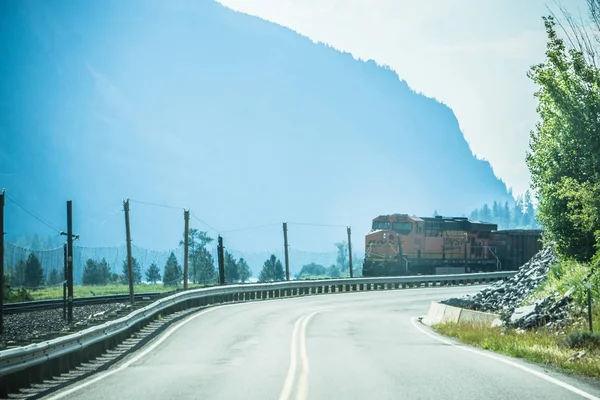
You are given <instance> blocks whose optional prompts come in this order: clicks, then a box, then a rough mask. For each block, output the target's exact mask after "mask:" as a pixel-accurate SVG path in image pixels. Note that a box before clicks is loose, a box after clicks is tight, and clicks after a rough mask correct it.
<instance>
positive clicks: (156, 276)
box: [146, 263, 160, 284]
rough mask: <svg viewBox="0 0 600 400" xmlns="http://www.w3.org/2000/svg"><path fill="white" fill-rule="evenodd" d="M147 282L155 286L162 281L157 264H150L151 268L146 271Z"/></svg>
mask: <svg viewBox="0 0 600 400" xmlns="http://www.w3.org/2000/svg"><path fill="white" fill-rule="evenodd" d="M146 280H147V281H148V282H150V283H152V284H155V283H156V282H158V281H159V280H160V269H159V268H158V266H157V265H156V263H152V264H150V267H148V270H146Z"/></svg>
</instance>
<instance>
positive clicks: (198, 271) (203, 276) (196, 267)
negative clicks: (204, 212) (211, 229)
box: [179, 228, 217, 285]
mask: <svg viewBox="0 0 600 400" xmlns="http://www.w3.org/2000/svg"><path fill="white" fill-rule="evenodd" d="M184 237H185V233H184ZM212 242H213V238H211V237H210V236H208V233H207V232H204V231H200V230H198V229H193V228H192V229H190V230H189V232H188V265H189V268H190V271H189V274H190V276H189V279H190V280H191V281H192V282H194V283H201V284H205V285H208V284H212V283H215V282H216V280H217V269H216V267H215V261H214V258H213V256H212V254H211V253H210V251H209V250H208V249H207V248H206V247H207V246H208V245H209V244H210V243H212ZM184 244H185V243H184V241H183V240H181V241H180V242H179V245H180V246H183V245H184Z"/></svg>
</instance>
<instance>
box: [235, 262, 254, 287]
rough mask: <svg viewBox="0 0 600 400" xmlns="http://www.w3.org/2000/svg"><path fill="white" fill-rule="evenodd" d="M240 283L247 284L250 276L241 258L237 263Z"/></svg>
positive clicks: (246, 264)
mask: <svg viewBox="0 0 600 400" xmlns="http://www.w3.org/2000/svg"><path fill="white" fill-rule="evenodd" d="M237 266H238V274H239V278H240V282H247V281H248V279H250V277H251V276H252V271H251V270H250V266H249V265H248V263H247V262H246V260H244V259H243V258H240V259H239V260H238V263H237Z"/></svg>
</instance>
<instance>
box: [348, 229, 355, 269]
mask: <svg viewBox="0 0 600 400" xmlns="http://www.w3.org/2000/svg"><path fill="white" fill-rule="evenodd" d="M346 230H347V231H348V261H349V262H350V278H354V272H353V269H352V230H351V229H350V227H348V228H347V229H346Z"/></svg>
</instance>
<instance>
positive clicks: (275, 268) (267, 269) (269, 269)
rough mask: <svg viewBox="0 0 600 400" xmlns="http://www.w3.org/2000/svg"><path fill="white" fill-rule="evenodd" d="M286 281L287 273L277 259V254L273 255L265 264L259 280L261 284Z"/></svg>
mask: <svg viewBox="0 0 600 400" xmlns="http://www.w3.org/2000/svg"><path fill="white" fill-rule="evenodd" d="M284 279H285V271H284V270H283V264H281V261H280V260H279V259H277V257H275V254H271V257H269V258H268V259H267V260H266V261H265V263H264V264H263V267H262V270H261V271H260V275H259V276H258V280H259V281H260V282H273V281H282V280H284Z"/></svg>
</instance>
